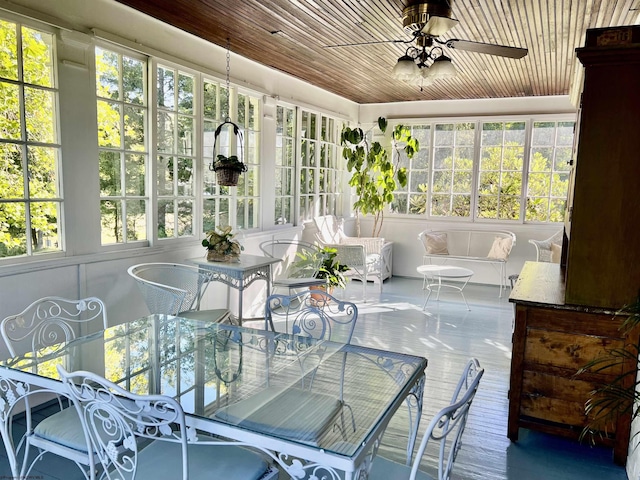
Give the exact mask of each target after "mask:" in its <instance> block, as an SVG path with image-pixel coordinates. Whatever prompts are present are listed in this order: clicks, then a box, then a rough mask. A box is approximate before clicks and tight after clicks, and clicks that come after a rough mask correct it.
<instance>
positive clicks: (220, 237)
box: [202, 225, 244, 262]
mask: <svg viewBox="0 0 640 480" xmlns="http://www.w3.org/2000/svg"><path fill="white" fill-rule="evenodd" d="M234 237H235V233H231V227H230V226H228V225H227V226H226V227H216V228H215V229H214V230H211V231H209V232H207V233H206V238H205V239H204V240H202V246H203V247H205V248H206V249H207V260H209V261H212V262H239V261H240V252H241V251H242V250H244V247H243V246H242V245H240V244H239V243H238V241H237V240H234Z"/></svg>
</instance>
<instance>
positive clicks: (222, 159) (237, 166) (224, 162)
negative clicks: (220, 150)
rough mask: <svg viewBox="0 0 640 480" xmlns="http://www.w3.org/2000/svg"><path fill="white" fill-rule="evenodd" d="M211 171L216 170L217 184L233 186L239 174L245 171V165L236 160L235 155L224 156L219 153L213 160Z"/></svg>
mask: <svg viewBox="0 0 640 480" xmlns="http://www.w3.org/2000/svg"><path fill="white" fill-rule="evenodd" d="M213 171H214V172H216V177H217V178H218V185H222V186H225V187H235V186H236V185H238V178H240V174H241V173H242V172H246V171H247V166H246V165H245V164H244V163H242V162H241V161H240V160H238V157H237V156H236V155H231V156H230V157H226V156H224V155H221V154H220V155H218V156H217V157H216V160H215V161H214V162H213Z"/></svg>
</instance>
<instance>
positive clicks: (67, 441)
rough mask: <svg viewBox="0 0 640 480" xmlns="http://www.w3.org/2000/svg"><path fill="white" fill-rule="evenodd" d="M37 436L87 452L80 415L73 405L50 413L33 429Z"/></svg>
mask: <svg viewBox="0 0 640 480" xmlns="http://www.w3.org/2000/svg"><path fill="white" fill-rule="evenodd" d="M33 433H34V435H35V436H36V437H40V438H43V439H45V440H48V441H50V442H54V443H58V444H60V445H63V446H65V447H69V448H73V449H74V450H78V451H80V452H85V453H87V441H86V440H85V436H84V430H83V429H82V423H80V417H79V416H78V412H77V410H76V409H75V407H73V406H71V407H68V408H65V409H64V410H61V411H60V412H56V413H54V414H53V415H49V416H48V417H47V418H45V419H44V420H42V421H41V422H40V423H38V425H36V427H35V428H34V429H33Z"/></svg>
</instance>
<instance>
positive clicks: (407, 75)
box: [391, 55, 420, 82]
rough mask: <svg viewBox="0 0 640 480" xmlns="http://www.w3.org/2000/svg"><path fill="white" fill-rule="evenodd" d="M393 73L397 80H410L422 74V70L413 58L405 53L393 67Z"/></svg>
mask: <svg viewBox="0 0 640 480" xmlns="http://www.w3.org/2000/svg"><path fill="white" fill-rule="evenodd" d="M391 74H392V75H393V78H395V79H396V80H402V81H405V82H410V81H412V80H413V79H414V78H415V77H416V76H417V75H419V74H420V70H419V68H418V66H417V65H416V62H415V61H414V60H413V58H411V57H410V56H409V55H403V56H402V57H400V58H399V59H398V63H396V66H395V67H393V70H392V71H391Z"/></svg>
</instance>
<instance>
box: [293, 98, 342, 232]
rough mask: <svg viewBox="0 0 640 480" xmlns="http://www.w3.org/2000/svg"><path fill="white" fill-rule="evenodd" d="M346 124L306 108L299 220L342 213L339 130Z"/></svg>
mask: <svg viewBox="0 0 640 480" xmlns="http://www.w3.org/2000/svg"><path fill="white" fill-rule="evenodd" d="M341 129H342V123H341V122H339V121H337V120H335V119H333V118H330V117H327V116H324V115H319V114H317V113H312V112H308V111H306V110H302V112H301V127H300V190H299V196H300V212H299V215H298V223H299V224H301V223H302V222H304V221H305V220H311V219H312V218H313V217H315V216H320V215H340V213H341V208H340V206H341V203H342V194H341V192H340V188H339V184H340V171H341V168H340V159H341V156H340V155H339V154H338V147H339V145H338V142H339V134H338V132H339V131H340V130H341Z"/></svg>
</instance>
